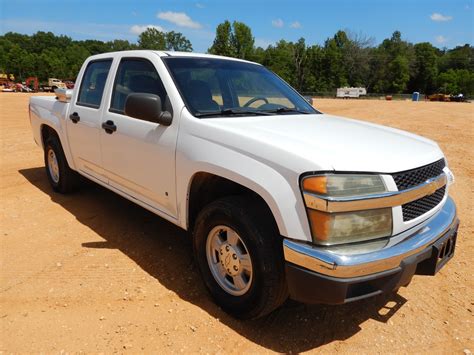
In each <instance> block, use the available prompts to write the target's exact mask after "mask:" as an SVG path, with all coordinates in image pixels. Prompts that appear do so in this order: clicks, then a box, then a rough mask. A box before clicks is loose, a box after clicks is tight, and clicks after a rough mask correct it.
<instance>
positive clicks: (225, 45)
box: [208, 20, 234, 57]
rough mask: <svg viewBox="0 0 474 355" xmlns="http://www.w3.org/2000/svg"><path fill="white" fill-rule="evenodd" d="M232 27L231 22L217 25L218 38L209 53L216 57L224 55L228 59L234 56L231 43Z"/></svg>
mask: <svg viewBox="0 0 474 355" xmlns="http://www.w3.org/2000/svg"><path fill="white" fill-rule="evenodd" d="M231 33H232V26H231V24H230V22H229V21H227V20H226V21H224V22H223V23H221V24H219V25H217V28H216V37H215V38H214V42H213V44H212V46H211V48H209V49H208V52H209V53H211V54H216V55H223V56H226V57H233V56H234V49H233V46H232V43H231Z"/></svg>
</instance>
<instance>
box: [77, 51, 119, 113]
mask: <svg viewBox="0 0 474 355" xmlns="http://www.w3.org/2000/svg"><path fill="white" fill-rule="evenodd" d="M111 64H112V59H108V60H99V61H94V62H90V63H89V64H88V65H87V68H86V71H85V73H84V77H83V79H82V83H81V88H80V89H79V98H78V99H77V104H78V105H82V106H87V107H93V108H99V107H100V102H101V101H102V94H103V93H104V88H105V82H106V81H107V76H108V75H109V70H110V65H111Z"/></svg>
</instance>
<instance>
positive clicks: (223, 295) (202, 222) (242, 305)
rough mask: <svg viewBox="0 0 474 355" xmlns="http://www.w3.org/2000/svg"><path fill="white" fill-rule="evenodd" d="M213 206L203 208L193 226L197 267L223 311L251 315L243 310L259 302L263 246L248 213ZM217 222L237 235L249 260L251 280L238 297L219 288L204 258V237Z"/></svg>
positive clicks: (261, 289) (226, 207) (263, 280)
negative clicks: (244, 247) (245, 289)
mask: <svg viewBox="0 0 474 355" xmlns="http://www.w3.org/2000/svg"><path fill="white" fill-rule="evenodd" d="M213 207H214V208H206V209H205V210H204V211H203V214H201V216H200V218H199V219H198V222H197V224H196V226H195V229H194V238H193V246H194V254H195V257H196V260H197V263H198V265H199V269H200V271H201V274H202V277H203V279H204V282H205V284H206V286H207V288H208V289H209V291H210V293H211V295H212V296H213V297H214V299H215V300H216V301H217V303H218V304H219V305H221V307H222V308H223V309H224V310H225V311H226V312H228V313H231V314H233V315H235V316H236V317H239V318H249V317H253V315H252V314H249V315H248V316H247V315H246V313H248V310H249V309H251V308H255V309H259V308H260V307H261V305H259V303H260V302H261V301H262V297H261V293H262V291H263V289H264V287H265V279H264V277H265V270H266V269H268V265H267V261H266V260H265V257H264V255H263V253H261V252H260V251H261V250H262V248H263V247H264V245H262V244H263V243H261V241H262V240H263V238H261V237H260V236H259V235H257V234H258V233H259V231H258V230H256V229H254V228H252V225H251V223H249V222H250V220H249V218H248V216H246V215H244V214H243V213H240V214H239V215H235V212H236V211H235V210H232V209H231V208H229V206H221V208H218V206H217V205H216V206H213ZM219 225H223V226H227V227H229V228H231V229H233V230H234V231H235V232H236V233H237V234H238V235H239V237H240V238H241V239H242V240H243V242H244V243H245V245H246V247H247V250H248V252H249V254H250V258H251V260H252V268H253V270H252V274H253V275H252V283H251V285H250V288H249V290H248V291H247V292H246V293H245V294H243V295H241V296H234V295H231V294H229V293H227V292H226V291H225V290H224V289H222V287H221V286H220V285H219V284H218V282H217V281H216V279H215V278H214V276H213V274H212V272H211V270H210V267H209V264H208V261H207V255H206V247H207V246H206V242H207V238H208V236H209V233H210V231H211V230H212V229H213V228H214V227H216V226H219Z"/></svg>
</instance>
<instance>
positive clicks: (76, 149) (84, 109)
mask: <svg viewBox="0 0 474 355" xmlns="http://www.w3.org/2000/svg"><path fill="white" fill-rule="evenodd" d="M111 65H112V59H100V60H93V61H90V62H89V63H88V64H87V66H86V69H85V71H84V73H83V74H82V80H81V83H80V86H79V89H78V90H79V91H78V93H77V94H76V96H75V97H74V98H73V101H72V102H71V107H70V111H69V116H68V117H66V130H67V135H68V142H69V146H70V149H71V152H72V156H73V159H74V165H75V167H76V169H77V170H78V171H80V172H81V173H83V174H84V175H87V176H89V177H93V178H95V179H97V180H100V181H102V182H107V178H106V177H105V174H104V171H103V169H102V158H101V151H100V133H101V123H102V122H101V118H102V111H103V107H104V100H103V96H104V89H105V88H106V83H107V80H108V76H109V72H110V67H111Z"/></svg>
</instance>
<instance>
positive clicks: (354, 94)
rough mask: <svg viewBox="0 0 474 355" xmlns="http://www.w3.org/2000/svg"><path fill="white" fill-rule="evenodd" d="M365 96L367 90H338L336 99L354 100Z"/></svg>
mask: <svg viewBox="0 0 474 355" xmlns="http://www.w3.org/2000/svg"><path fill="white" fill-rule="evenodd" d="M364 95H367V90H366V89H365V88H338V89H337V93H336V97H340V98H343V99H345V98H356V99H358V98H359V97H360V96H364Z"/></svg>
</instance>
